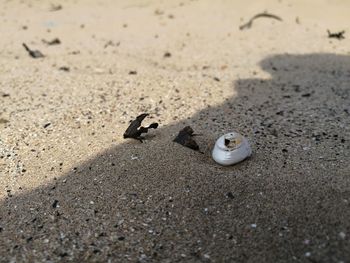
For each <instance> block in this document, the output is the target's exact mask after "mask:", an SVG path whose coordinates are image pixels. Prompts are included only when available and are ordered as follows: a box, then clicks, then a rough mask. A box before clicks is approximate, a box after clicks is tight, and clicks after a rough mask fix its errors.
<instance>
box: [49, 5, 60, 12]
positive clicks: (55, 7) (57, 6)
mask: <svg viewBox="0 0 350 263" xmlns="http://www.w3.org/2000/svg"><path fill="white" fill-rule="evenodd" d="M61 9H62V6H61V5H51V8H50V11H52V12H54V11H59V10H61Z"/></svg>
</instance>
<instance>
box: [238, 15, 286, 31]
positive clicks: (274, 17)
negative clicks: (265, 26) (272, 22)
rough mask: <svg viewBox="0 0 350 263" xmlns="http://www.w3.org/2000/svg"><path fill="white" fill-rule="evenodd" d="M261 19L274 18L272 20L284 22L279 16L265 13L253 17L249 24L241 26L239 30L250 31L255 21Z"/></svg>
mask: <svg viewBox="0 0 350 263" xmlns="http://www.w3.org/2000/svg"><path fill="white" fill-rule="evenodd" d="M260 17H266V18H272V19H276V20H278V21H282V18H280V17H279V16H276V15H273V14H269V13H266V12H264V13H260V14H256V15H255V16H253V17H252V18H251V19H250V20H249V21H248V22H247V23H245V24H243V25H241V26H240V27H239V29H240V30H244V29H249V28H251V27H252V25H253V21H254V20H255V19H258V18H260Z"/></svg>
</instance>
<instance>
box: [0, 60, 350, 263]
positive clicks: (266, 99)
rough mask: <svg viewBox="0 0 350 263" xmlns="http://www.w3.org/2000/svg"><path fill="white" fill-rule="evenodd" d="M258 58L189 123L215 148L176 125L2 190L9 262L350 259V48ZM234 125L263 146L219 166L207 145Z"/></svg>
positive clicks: (0, 239)
mask: <svg viewBox="0 0 350 263" xmlns="http://www.w3.org/2000/svg"><path fill="white" fill-rule="evenodd" d="M260 65H261V67H262V68H263V69H264V70H265V71H267V72H269V73H270V74H271V79H243V80H240V81H237V82H235V83H234V84H233V85H234V87H235V89H236V91H237V97H235V98H231V99H228V100H227V101H226V102H225V103H224V104H222V105H220V106H218V107H213V108H209V109H205V110H203V111H201V112H198V113H197V114H196V115H194V116H193V117H192V118H191V119H190V120H188V121H187V123H188V124H190V125H192V126H194V127H195V130H196V132H199V133H203V136H201V137H198V141H199V144H200V145H201V147H202V150H203V151H204V152H205V153H204V154H199V153H197V152H194V151H191V150H190V149H187V148H184V147H182V146H180V145H177V144H174V143H172V142H171V140H172V137H171V136H172V134H173V131H174V130H179V129H180V128H182V127H183V124H180V123H178V124H174V125H172V126H167V127H162V128H161V129H159V130H157V131H155V134H156V136H155V137H153V138H151V139H150V140H149V141H148V142H147V143H144V144H140V143H138V142H133V141H131V142H130V141H129V142H126V143H124V144H122V145H118V146H117V147H114V148H111V149H108V150H106V151H105V152H103V153H102V154H100V155H99V156H96V157H95V158H94V159H91V160H87V161H86V162H85V163H84V164H82V165H81V166H79V167H77V170H76V171H72V172H71V173H68V174H66V175H64V176H62V177H60V178H59V179H57V180H55V181H53V182H52V183H51V184H50V185H47V186H45V187H41V188H38V189H35V190H33V191H31V192H28V193H25V194H23V195H18V196H13V197H9V198H7V199H6V200H4V201H2V202H1V204H0V226H1V232H0V244H1V245H0V254H1V260H0V261H1V262H9V261H11V259H12V260H13V261H12V262H18V261H26V262H39V261H42V262H49V261H52V262H58V261H61V262H67V261H74V262H86V261H88V262H109V261H110V262H114V261H117V262H125V261H128V260H130V261H132V262H136V261H141V262H155V261H161V262H206V261H208V262H209V261H213V262H247V261H248V262H287V261H288V262H290V261H311V262H340V261H343V262H345V261H347V260H349V259H350V242H349V235H350V220H349V218H350V174H349V171H350V168H349V155H350V154H349V152H350V150H349V141H350V137H349V127H350V116H349V114H350V86H349V83H350V57H349V56H341V55H333V54H310V55H277V56H271V57H268V58H266V59H264V60H263V61H262V62H261V64H260ZM232 128H235V129H236V130H238V131H240V132H241V133H243V134H245V135H247V137H248V138H249V139H250V141H251V143H252V146H253V150H254V155H253V156H252V157H251V158H250V159H249V160H247V161H245V162H243V163H241V164H238V165H236V166H234V167H227V168H225V167H220V166H218V165H216V164H215V163H214V162H213V161H212V160H211V157H210V149H211V147H212V145H213V143H214V141H215V138H216V137H217V136H218V135H219V134H220V131H222V130H225V131H229V130H231V129H232ZM130 147H132V148H133V150H134V153H135V156H138V158H137V159H134V160H131V158H130V156H125V151H126V149H130ZM150 149H153V150H155V151H152V153H154V154H152V155H151V154H150ZM62 193H64V194H62ZM55 200H56V201H55Z"/></svg>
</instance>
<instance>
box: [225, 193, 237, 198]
mask: <svg viewBox="0 0 350 263" xmlns="http://www.w3.org/2000/svg"><path fill="white" fill-rule="evenodd" d="M226 197H227V198H230V199H233V198H235V197H234V195H233V194H232V192H228V193H227V194H226Z"/></svg>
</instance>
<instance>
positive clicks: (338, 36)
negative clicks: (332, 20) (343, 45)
mask: <svg viewBox="0 0 350 263" xmlns="http://www.w3.org/2000/svg"><path fill="white" fill-rule="evenodd" d="M327 33H328V38H336V39H339V40H342V39H344V38H345V37H344V34H345V31H344V30H343V31H340V32H337V33H331V32H330V31H329V30H327Z"/></svg>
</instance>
